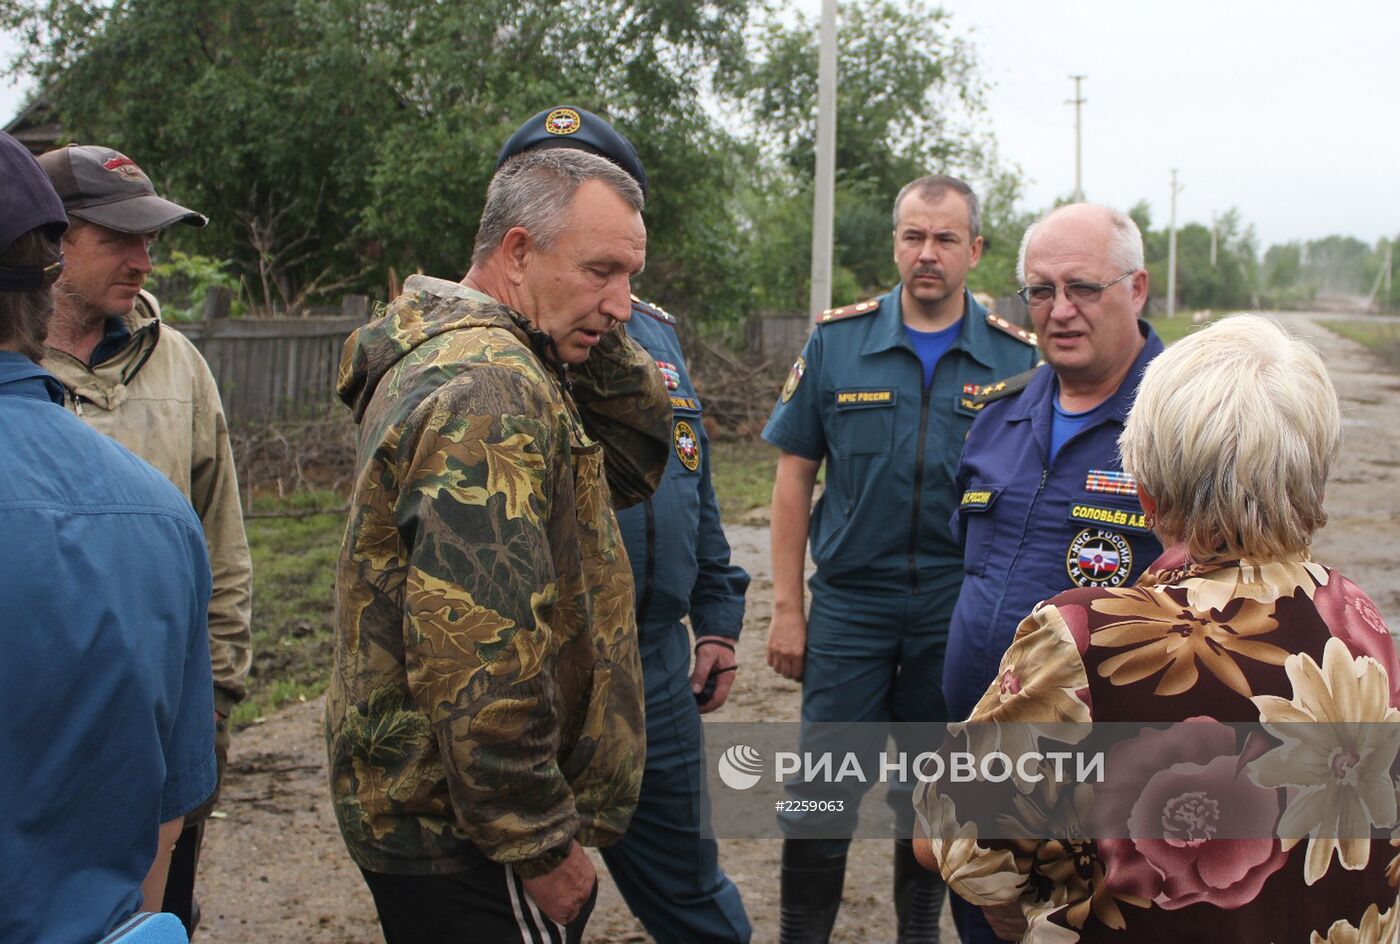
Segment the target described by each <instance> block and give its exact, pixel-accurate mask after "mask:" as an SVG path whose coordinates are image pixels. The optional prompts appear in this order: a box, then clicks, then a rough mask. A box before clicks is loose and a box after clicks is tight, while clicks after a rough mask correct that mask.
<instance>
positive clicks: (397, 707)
mask: <svg viewBox="0 0 1400 944" xmlns="http://www.w3.org/2000/svg"><path fill="white" fill-rule="evenodd" d="M542 340H545V339H544V336H543V335H540V334H539V332H537V331H535V330H534V329H533V328H531V327H530V326H529V324H528V322H526V321H525V319H524V318H523V317H522V316H520V315H519V314H517V313H515V312H513V311H511V310H510V309H509V308H507V307H506V306H504V305H501V304H499V303H498V302H496V301H494V300H492V299H490V298H488V297H487V296H485V295H482V294H480V293H477V292H474V291H472V290H470V289H467V288H465V287H463V286H461V285H459V284H457V283H452V282H444V281H442V280H439V279H432V278H425V277H422V276H414V277H412V278H410V279H408V281H407V282H406V283H405V285H404V292H403V294H402V295H400V296H399V297H398V298H397V299H395V300H394V302H393V303H392V304H391V305H390V306H389V308H388V310H387V312H386V314H385V315H384V317H382V318H380V319H378V320H376V321H374V322H372V323H371V324H369V325H367V326H365V327H363V328H361V329H359V330H358V331H356V332H355V334H353V335H352V336H351V337H350V339H349V340H348V341H347V342H346V346H345V355H344V358H343V359H342V362H341V370H340V380H339V384H338V388H339V393H340V396H341V399H343V400H344V401H345V402H346V403H347V404H349V405H350V406H351V408H352V409H353V411H354V415H355V419H356V421H357V422H358V424H359V427H360V430H359V447H358V456H357V469H358V473H357V479H356V482H355V490H354V494H353V496H352V498H351V511H350V521H349V525H348V527H347V529H346V534H345V541H344V543H343V545H342V547H341V554H340V561H339V564H338V566H337V576H336V643H335V667H334V671H333V673H332V676H331V683H330V690H329V694H328V698H327V703H326V723H327V738H328V745H329V751H330V767H331V786H332V793H333V796H334V801H335V811H336V817H337V819H338V820H339V823H340V827H341V831H342V833H343V834H344V836H345V841H346V844H347V845H348V846H349V848H350V852H351V854H352V856H353V857H354V859H355V861H356V862H357V863H359V865H360V866H361V867H363V868H366V869H369V870H371V871H376V872H388V873H437V874H441V873H448V872H454V871H462V870H464V869H467V868H470V867H472V866H474V865H478V864H480V863H481V862H482V861H483V859H482V857H483V856H485V857H487V858H489V859H491V860H494V861H496V862H500V863H509V864H512V865H514V866H515V867H516V868H517V870H518V871H519V872H520V873H521V874H522V875H524V876H525V877H531V876H534V875H538V874H542V873H543V872H546V871H548V870H550V869H552V868H553V867H554V866H555V865H557V864H558V863H559V862H560V861H562V859H563V857H564V855H565V854H566V853H567V851H568V844H569V842H570V841H571V840H573V839H575V838H577V839H578V841H579V842H581V843H584V844H587V845H606V844H609V843H611V842H613V841H615V840H616V839H618V838H619V837H620V836H621V835H622V832H623V830H624V829H625V828H626V826H627V822H628V819H629V818H630V816H631V814H632V810H633V807H634V806H635V804H636V800H637V794H638V790H639V788H640V784H641V777H642V766H643V760H644V752H645V733H644V726H643V719H642V704H643V693H642V675H641V664H640V661H639V658H638V650H637V636H636V623H635V618H634V614H633V597H632V581H631V577H630V570H629V566H628V562H627V555H626V552H625V550H624V549H623V546H622V542H621V536H620V534H619V532H618V527H617V519H616V517H615V516H614V514H613V511H612V507H611V505H610V503H609V496H608V485H607V484H606V483H605V481H604V469H603V461H604V459H603V450H604V446H603V445H602V444H600V441H601V442H602V443H606V444H607V447H608V449H609V450H616V451H617V452H618V453H619V455H620V456H622V459H621V461H619V462H618V463H616V465H615V468H614V469H612V470H610V471H612V475H611V479H610V481H611V483H612V487H613V490H614V495H615V496H616V497H617V500H618V501H619V503H621V504H627V503H630V502H635V501H638V500H641V499H643V498H645V497H646V496H647V495H648V494H650V492H651V490H652V488H654V486H655V483H656V482H657V480H658V479H659V478H660V475H661V473H662V471H663V470H664V468H665V456H666V454H667V452H668V451H669V449H670V442H671V429H670V403H669V401H668V400H667V398H666V394H665V388H664V386H663V383H662V380H661V377H660V375H659V373H658V372H657V370H656V368H655V366H654V364H653V362H652V359H651V358H649V357H647V356H646V353H645V352H644V351H643V350H642V349H641V348H640V347H638V346H637V345H636V344H635V342H632V341H631V340H630V339H629V338H627V336H626V334H625V333H624V332H622V331H621V330H619V331H618V332H617V333H615V334H611V335H609V336H608V337H607V338H605V340H604V341H603V342H602V343H600V344H599V345H598V347H597V348H596V349H595V350H594V351H593V352H592V354H591V355H590V357H589V359H588V361H587V363H586V364H585V365H583V366H582V369H576V368H571V369H570V371H569V372H568V376H569V383H568V384H566V383H565V381H564V371H562V370H560V371H556V370H552V369H551V368H550V367H547V366H546V365H545V363H543V362H542V361H541V358H540V355H539V354H538V353H537V350H540V349H542V345H541V346H540V347H537V346H536V345H540V342H541V341H542ZM570 384H571V385H572V392H571V391H570ZM581 413H582V416H581ZM634 472H635V473H637V475H638V476H639V477H633V476H632V473H634Z"/></svg>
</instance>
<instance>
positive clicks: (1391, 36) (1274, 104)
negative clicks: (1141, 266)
mask: <svg viewBox="0 0 1400 944" xmlns="http://www.w3.org/2000/svg"><path fill="white" fill-rule="evenodd" d="M789 2H791V3H792V4H793V6H794V7H795V8H797V9H800V10H805V11H807V12H809V13H810V14H811V15H812V16H813V17H814V18H815V16H816V14H817V13H818V12H819V11H820V8H821V0H789ZM943 6H944V8H945V9H947V10H948V11H949V12H950V13H951V14H952V18H953V19H952V22H953V25H954V28H955V29H957V30H959V31H960V32H961V33H962V35H964V36H966V37H967V38H968V39H970V40H971V41H972V43H973V44H974V46H975V47H976V50H977V56H978V59H979V61H980V63H981V66H982V74H983V75H984V77H985V78H986V79H988V80H989V81H990V82H991V83H992V89H991V91H990V93H989V95H988V99H987V104H988V113H989V119H990V125H989V128H988V133H989V134H991V135H992V136H994V137H995V139H996V141H997V145H998V148H999V150H1000V152H1001V155H1002V157H1003V158H1004V159H1006V160H1008V161H1011V162H1014V163H1015V164H1017V165H1019V166H1020V167H1021V169H1022V171H1023V172H1024V174H1025V176H1026V178H1027V180H1028V187H1027V193H1026V200H1025V206H1026V208H1028V209H1035V208H1039V207H1043V206H1047V205H1049V204H1050V203H1052V202H1053V201H1054V199H1055V198H1056V197H1057V196H1061V195H1067V194H1068V193H1069V192H1070V190H1071V189H1072V188H1073V186H1074V109H1073V108H1072V107H1070V106H1069V105H1066V104H1065V102H1066V101H1067V100H1068V99H1070V98H1071V97H1072V96H1073V91H1074V85H1073V83H1072V82H1071V81H1070V80H1069V78H1068V76H1069V75H1070V74H1071V73H1083V74H1086V75H1087V76H1088V79H1086V80H1085V82H1084V86H1083V95H1084V97H1085V98H1086V99H1087V100H1088V101H1087V103H1086V104H1085V105H1084V190H1085V192H1086V194H1087V195H1088V197H1089V199H1091V200H1097V201H1101V202H1104V203H1110V204H1113V205H1116V206H1119V207H1123V208H1127V207H1128V206H1130V205H1132V204H1133V203H1135V202H1136V201H1137V200H1139V199H1147V200H1148V201H1149V202H1150V203H1151V205H1152V218H1153V222H1154V226H1157V225H1165V223H1166V221H1167V215H1168V210H1169V205H1170V169H1171V168H1172V167H1176V168H1177V169H1178V171H1179V175H1178V177H1179V181H1180V182H1181V184H1183V185H1184V189H1183V190H1182V192H1181V195H1180V197H1179V198H1178V204H1177V219H1178V221H1179V222H1190V221H1197V222H1202V223H1209V221H1210V216H1211V214H1212V213H1213V212H1222V211H1224V210H1226V209H1228V208H1229V207H1231V206H1235V207H1238V208H1239V210H1240V212H1241V214H1242V215H1243V217H1244V219H1245V221H1246V222H1248V223H1252V224H1253V225H1254V227H1255V229H1256V231H1257V233H1258V235H1259V238H1260V243H1261V248H1263V247H1267V246H1268V245H1269V244H1270V243H1274V242H1283V241H1286V240H1291V239H1306V238H1316V237H1321V236H1325V235H1328V234H1332V233H1342V234H1350V235H1354V236H1358V237H1360V238H1361V239H1364V240H1366V241H1367V242H1374V241H1375V240H1376V239H1377V238H1379V237H1381V236H1385V235H1390V236H1395V235H1397V234H1400V168H1398V167H1397V163H1400V161H1397V158H1400V120H1398V119H1397V111H1400V109H1397V106H1396V103H1395V99H1396V96H1397V94H1398V93H1400V3H1397V2H1395V0H1333V2H1331V3H1327V4H1322V5H1314V4H1304V3H1301V2H1298V0H1270V2H1263V0H1172V2H1171V3H1167V2H1163V0H1149V2H1142V3H1133V2H1124V0H1073V2H1066V0H943ZM13 50H14V45H13V40H11V39H9V38H7V37H0V58H3V59H5V60H8V59H9V57H10V56H11V55H13ZM23 91H24V90H23V88H22V87H16V86H13V85H10V84H8V83H7V82H4V81H3V80H0V118H3V120H8V119H9V118H10V117H11V116H12V115H13V114H14V113H15V111H16V110H17V109H18V107H19V105H20V103H21V100H22V98H23Z"/></svg>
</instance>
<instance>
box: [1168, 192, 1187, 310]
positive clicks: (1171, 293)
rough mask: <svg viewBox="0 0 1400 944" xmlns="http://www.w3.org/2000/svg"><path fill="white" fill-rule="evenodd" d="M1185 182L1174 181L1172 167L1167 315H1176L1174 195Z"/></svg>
mask: <svg viewBox="0 0 1400 944" xmlns="http://www.w3.org/2000/svg"><path fill="white" fill-rule="evenodd" d="M1185 189H1186V186H1185V184H1182V185H1180V186H1178V185H1177V182H1176V168H1175V167H1173V168H1172V216H1171V224H1170V229H1169V230H1168V231H1167V317H1168V318H1175V317H1176V195H1177V194H1179V193H1181V191H1183V190H1185Z"/></svg>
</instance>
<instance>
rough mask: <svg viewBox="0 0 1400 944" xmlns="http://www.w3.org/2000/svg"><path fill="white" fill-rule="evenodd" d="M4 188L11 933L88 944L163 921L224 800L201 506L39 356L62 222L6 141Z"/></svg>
mask: <svg viewBox="0 0 1400 944" xmlns="http://www.w3.org/2000/svg"><path fill="white" fill-rule="evenodd" d="M0 180H3V181H4V185H3V187H0V534H3V535H4V536H5V541H6V544H7V546H8V547H9V548H10V549H11V552H10V553H9V554H7V555H6V558H5V565H4V567H3V568H0V613H4V614H5V656H4V658H3V659H0V718H3V719H4V720H3V723H0V757H3V758H4V759H5V762H4V763H3V764H0V808H3V809H5V810H6V811H7V815H5V816H4V817H0V849H4V850H5V854H4V855H3V856H0V888H3V889H5V908H4V915H3V917H0V937H3V938H4V939H5V940H7V941H9V940H15V941H28V942H32V944H56V942H59V941H95V940H97V939H99V938H102V937H103V936H104V935H106V934H107V933H108V932H109V931H111V930H112V929H113V928H114V927H115V926H116V925H119V924H121V923H123V922H125V921H126V920H127V919H129V918H131V917H132V915H134V914H135V913H137V912H138V911H159V910H160V904H161V896H162V889H163V886H164V884H165V870H166V866H167V864H168V862H169V854H170V846H171V843H173V842H174V841H175V837H176V836H177V835H179V832H180V828H181V824H182V822H183V820H184V815H185V814H186V813H187V812H189V811H190V810H192V809H194V808H196V807H197V806H199V805H200V804H201V803H203V802H205V800H206V798H207V797H208V796H209V795H210V794H211V793H212V792H213V791H214V786H215V776H216V775H215V762H214V738H213V732H212V731H211V730H210V728H209V723H208V720H207V719H208V717H209V714H210V712H211V710H212V699H211V697H210V696H211V687H212V686H211V678H210V673H209V654H208V650H207V645H208V644H207V642H206V638H207V637H206V630H205V621H204V618H203V613H204V608H205V604H206V603H207V601H208V599H209V562H208V558H207V554H206V551H205V547H204V540H203V535H202V534H201V531H200V527H199V520H198V518H197V517H196V516H195V514H194V511H193V510H192V509H191V508H190V506H189V502H187V501H186V500H185V499H184V498H182V497H181V496H180V494H179V493H178V492H176V491H175V489H174V488H172V487H171V485H170V483H169V482H167V481H165V479H163V478H162V477H161V476H160V475H159V474H158V473H157V472H156V471H155V470H154V469H152V468H151V467H150V466H149V465H147V464H146V463H144V462H142V461H141V460H139V459H137V458H136V457H135V456H133V455H132V454H131V453H130V452H128V451H127V450H125V449H123V448H121V447H120V446H119V445H117V444H116V443H115V442H112V441H111V440H110V439H108V438H107V437H105V436H102V435H100V434H99V433H96V432H94V431H93V430H92V429H90V428H88V427H87V426H85V425H84V424H83V423H81V422H79V421H78V420H77V419H75V418H74V417H73V416H72V414H70V413H67V412H65V411H64V409H63V407H62V406H61V404H62V403H63V396H64V395H63V387H62V386H61V385H60V384H59V383H58V381H57V380H55V379H54V378H53V377H52V376H50V375H49V374H48V373H46V372H45V371H44V370H43V369H42V368H41V367H40V366H39V365H38V364H36V363H35V361H36V360H38V359H39V357H41V356H42V355H43V353H44V332H45V328H46V325H47V322H48V319H49V313H50V312H51V311H52V309H53V292H52V287H51V286H52V283H53V281H54V279H55V278H56V277H57V276H58V273H59V271H60V270H61V269H62V262H61V258H62V257H61V255H60V248H59V246H60V242H59V240H60V237H61V235H62V233H63V231H64V230H65V229H66V228H67V225H68V221H67V218H66V216H65V214H64V212H63V204H62V202H61V201H60V200H59V198H58V195H57V194H56V193H54V189H53V186H52V185H51V184H50V183H49V180H48V178H47V177H46V176H45V175H44V172H43V171H42V170H40V168H39V165H38V164H36V163H35V161H34V158H33V156H32V155H30V153H29V152H28V151H27V150H25V148H24V146H23V145H21V144H20V143H19V142H18V141H16V140H15V139H14V138H12V137H10V136H9V135H8V134H3V133H0ZM153 926H154V923H153Z"/></svg>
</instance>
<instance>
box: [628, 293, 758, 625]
mask: <svg viewBox="0 0 1400 944" xmlns="http://www.w3.org/2000/svg"><path fill="white" fill-rule="evenodd" d="M627 332H628V334H630V335H631V336H632V338H633V339H634V340H635V341H636V342H637V343H638V344H640V345H642V347H644V348H646V350H647V353H648V354H650V355H651V356H652V358H654V359H655V360H656V363H657V365H658V366H659V367H660V368H661V371H662V376H663V377H664V378H665V380H666V387H667V390H668V392H669V393H670V396H671V410H672V423H671V450H670V458H669V459H668V460H667V463H666V476H665V478H663V479H662V480H661V484H660V485H659V486H658V487H657V489H656V494H655V495H653V496H652V497H651V498H649V499H647V500H646V501H645V502H642V503H641V504H638V505H634V506H633V507H631V508H627V509H625V510H623V511H619V512H618V514H617V521H618V524H620V525H621V526H622V539H623V541H624V542H625V543H626V545H627V556H628V557H629V558H630V559H631V561H632V579H633V581H634V583H635V584H636V587H637V628H638V630H639V631H640V632H641V633H642V635H643V636H646V635H647V634H648V632H649V631H650V632H664V631H666V630H668V629H670V628H671V627H673V626H674V625H675V624H676V622H677V621H678V620H679V619H680V618H681V617H683V616H685V615H686V614H687V613H688V614H689V615H690V626H691V630H692V631H693V632H694V634H695V635H696V636H727V637H729V638H731V639H737V638H738V637H739V630H740V628H741V626H742V625H743V622H744V592H745V590H747V589H748V585H749V575H748V574H747V573H746V572H745V571H744V569H743V568H742V567H738V566H736V565H734V564H732V563H730V560H729V541H728V540H727V539H726V538H725V536H724V527H723V525H722V524H721V523H720V514H719V502H718V501H717V500H716V498H715V489H714V485H713V484H712V483H711V480H710V440H709V437H708V436H707V435H706V433H705V427H704V424H703V423H702V422H701V419H702V416H701V403H700V398H699V396H698V395H697V394H696V392H695V386H694V384H692V383H691V381H690V374H689V372H688V371H687V370H686V366H685V358H684V357H683V356H682V354H681V346H680V339H679V338H677V337H676V331H675V328H674V319H672V318H671V316H670V315H668V314H666V313H665V312H663V311H661V310H659V309H657V308H655V307H653V306H651V305H648V304H646V303H645V302H641V301H636V302H633V304H632V320H631V321H629V322H628V323H627Z"/></svg>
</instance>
